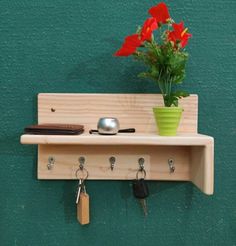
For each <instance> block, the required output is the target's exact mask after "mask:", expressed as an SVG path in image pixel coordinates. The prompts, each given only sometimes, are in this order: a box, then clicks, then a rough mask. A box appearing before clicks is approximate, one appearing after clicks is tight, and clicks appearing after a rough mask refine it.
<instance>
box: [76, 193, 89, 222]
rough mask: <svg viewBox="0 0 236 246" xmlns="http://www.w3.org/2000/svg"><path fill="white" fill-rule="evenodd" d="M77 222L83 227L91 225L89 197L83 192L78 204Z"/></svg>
mask: <svg viewBox="0 0 236 246" xmlns="http://www.w3.org/2000/svg"><path fill="white" fill-rule="evenodd" d="M77 220H78V221H79V223H80V224H81V225H86V224H89V195H88V194H87V193H85V192H81V193H80V196H79V203H77Z"/></svg>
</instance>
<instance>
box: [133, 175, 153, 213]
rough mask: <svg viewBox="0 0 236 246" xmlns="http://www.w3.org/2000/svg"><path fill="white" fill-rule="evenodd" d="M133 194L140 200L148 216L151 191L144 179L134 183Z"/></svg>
mask: <svg viewBox="0 0 236 246" xmlns="http://www.w3.org/2000/svg"><path fill="white" fill-rule="evenodd" d="M133 194H134V196H135V197H136V198H137V199H139V201H140V204H141V206H142V208H143V212H144V215H145V216H146V215H147V203H146V198H147V197H148V196H149V190H148V186H147V183H146V181H145V180H144V179H143V178H142V179H136V180H134V181H133Z"/></svg>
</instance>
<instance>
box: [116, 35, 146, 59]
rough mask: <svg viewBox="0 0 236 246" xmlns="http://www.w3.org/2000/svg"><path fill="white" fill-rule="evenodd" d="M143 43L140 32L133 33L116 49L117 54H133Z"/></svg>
mask: <svg viewBox="0 0 236 246" xmlns="http://www.w3.org/2000/svg"><path fill="white" fill-rule="evenodd" d="M141 44H142V41H141V40H140V37H139V35H138V34H133V35H130V36H127V37H126V38H125V42H124V43H123V45H122V47H121V48H120V49H119V50H118V51H116V53H115V54H114V55H115V56H129V55H132V54H133V53H134V52H135V51H136V49H137V48H138V47H139V46H140V45H141Z"/></svg>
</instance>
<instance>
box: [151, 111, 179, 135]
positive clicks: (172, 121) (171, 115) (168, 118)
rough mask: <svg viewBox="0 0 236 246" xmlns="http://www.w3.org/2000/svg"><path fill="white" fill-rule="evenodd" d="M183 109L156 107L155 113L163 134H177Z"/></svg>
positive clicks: (160, 133) (160, 131)
mask: <svg viewBox="0 0 236 246" xmlns="http://www.w3.org/2000/svg"><path fill="white" fill-rule="evenodd" d="M182 111H183V109H182V108H180V107H155V108H153V113H154V116H155V120H156V124H157V127H158V129H159V135H161V136H176V133H177V128H178V126H179V121H180V118H181V115H182Z"/></svg>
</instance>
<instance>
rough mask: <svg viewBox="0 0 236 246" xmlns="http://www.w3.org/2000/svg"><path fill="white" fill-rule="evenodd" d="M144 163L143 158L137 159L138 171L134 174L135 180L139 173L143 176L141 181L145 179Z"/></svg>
mask: <svg viewBox="0 0 236 246" xmlns="http://www.w3.org/2000/svg"><path fill="white" fill-rule="evenodd" d="M144 162H145V160H144V158H142V157H141V158H139V159H138V164H139V169H138V171H137V173H136V179H139V177H138V175H139V173H141V174H143V179H145V178H146V171H145V169H144Z"/></svg>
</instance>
